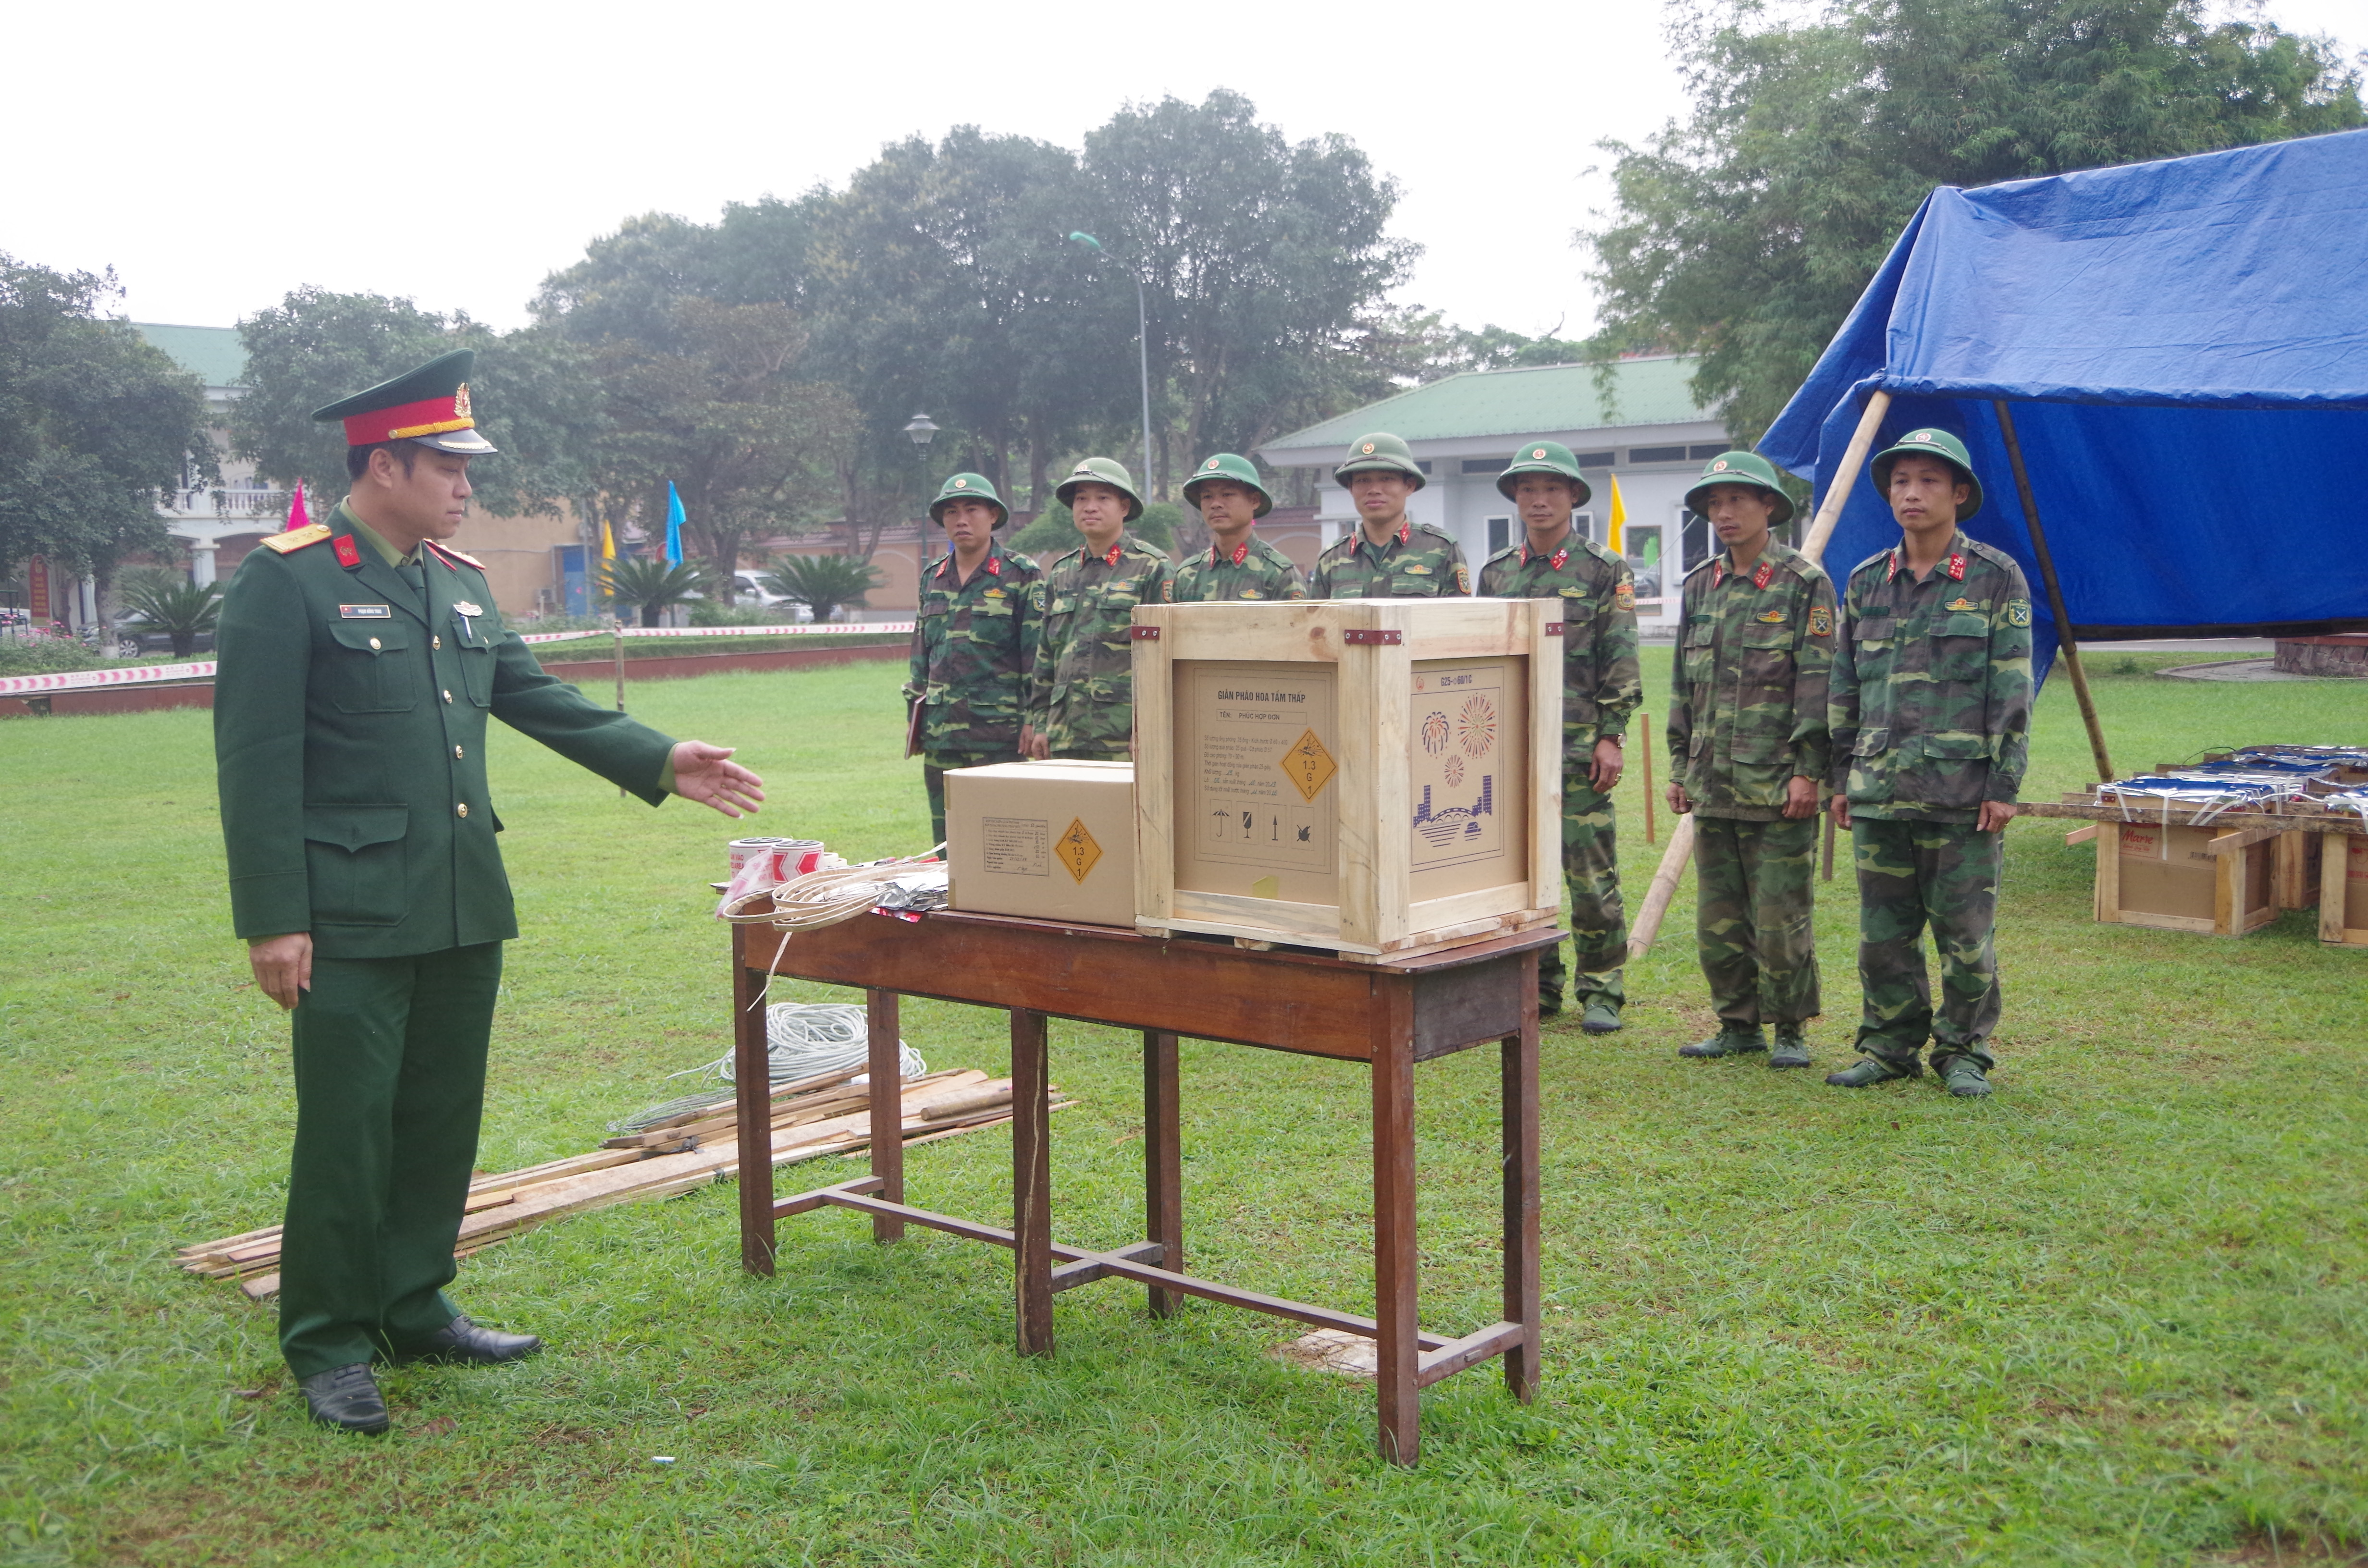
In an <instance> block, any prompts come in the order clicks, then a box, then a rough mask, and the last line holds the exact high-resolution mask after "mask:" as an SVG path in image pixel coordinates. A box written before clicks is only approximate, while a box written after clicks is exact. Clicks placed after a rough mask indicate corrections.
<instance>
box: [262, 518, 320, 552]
mask: <svg viewBox="0 0 2368 1568" xmlns="http://www.w3.org/2000/svg"><path fill="white" fill-rule="evenodd" d="M328 537H329V525H328V524H326V523H307V524H305V525H304V526H303V527H302V528H290V529H289V530H288V531H287V532H286V533H284V534H273V535H272V536H271V537H270V538H269V539H267V540H263V548H264V549H266V550H269V551H277V552H278V553H279V554H281V555H285V554H287V553H288V552H289V551H291V550H302V549H303V548H304V547H305V546H306V545H308V544H318V543H320V542H321V541H322V540H324V539H326V538H328Z"/></svg>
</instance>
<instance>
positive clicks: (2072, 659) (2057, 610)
mask: <svg viewBox="0 0 2368 1568" xmlns="http://www.w3.org/2000/svg"><path fill="white" fill-rule="evenodd" d="M1990 406H1991V407H1992V408H1994V409H1996V410H1998V433H1999V434H2000V435H2002V436H2004V437H2006V455H2007V460H2008V461H2009V462H2010V463H2012V464H2013V465H2014V488H2015V491H2016V493H2017V494H2020V495H2021V497H2022V520H2023V522H2024V524H2025V525H2026V526H2027V527H2028V528H2030V529H2031V549H2032V554H2033V555H2035V556H2037V557H2038V559H2039V580H2040V583H2041V585H2043V586H2044V587H2045V588H2046V589H2047V613H2048V614H2050V615H2052V616H2054V617H2055V639H2056V642H2055V645H2056V648H2057V650H2058V651H2059V652H2061V653H2063V655H2064V667H2065V669H2066V671H2067V672H2068V673H2069V674H2070V675H2071V676H2072V695H2073V696H2074V697H2076V698H2078V699H2079V701H2080V722H2082V723H2084V724H2086V725H2088V726H2089V755H2090V756H2091V757H2093V758H2094V760H2095V762H2096V764H2097V778H2098V781H2099V782H2100V783H2107V784H2110V783H2112V780H2113V778H2115V774H2114V772H2113V759H2112V757H2110V756H2106V755H2105V728H2104V726H2103V725H2102V724H2100V723H2099V722H2098V721H2097V702H2096V699H2094V698H2092V697H2090V696H2089V673H2088V672H2087V671H2086V670H2084V669H2082V668H2081V667H2080V645H2079V644H2078V642H2074V641H2073V640H2072V617H2071V614H2070V613H2069V612H2068V611H2066V609H2065V608H2064V586H2063V585H2062V584H2060V583H2058V582H2057V581H2056V580H2055V553H2054V552H2053V551H2050V550H2049V549H2048V548H2047V530H2046V529H2045V528H2041V527H2040V526H2039V503H2038V501H2037V500H2036V499H2034V498H2033V497H2032V494H2031V474H2030V472H2029V471H2027V470H2026V469H2025V468H2024V467H2023V466H2022V443H2021V441H2020V440H2018V439H2017V438H2016V437H2015V433H2014V415H2013V414H2012V413H2011V412H2010V411H2009V409H2008V408H2007V405H2006V400H2005V399H2004V398H1992V399H1991V400H1990Z"/></svg>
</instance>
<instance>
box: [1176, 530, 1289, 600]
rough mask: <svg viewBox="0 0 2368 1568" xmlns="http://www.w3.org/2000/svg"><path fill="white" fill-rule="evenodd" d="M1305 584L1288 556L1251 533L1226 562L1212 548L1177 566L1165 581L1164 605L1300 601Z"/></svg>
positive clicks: (1223, 557)
mask: <svg viewBox="0 0 2368 1568" xmlns="http://www.w3.org/2000/svg"><path fill="white" fill-rule="evenodd" d="M1305 597H1307V584H1306V582H1305V581H1304V579H1303V578H1301V576H1300V575H1299V568H1298V567H1296V566H1293V565H1292V563H1291V557H1290V556H1288V555H1285V554H1284V553H1283V552H1282V551H1279V550H1277V549H1275V547H1274V546H1272V545H1270V544H1269V543H1267V541H1266V540H1262V539H1260V538H1258V536H1257V535H1256V534H1252V535H1251V536H1250V537H1249V538H1247V539H1246V540H1243V541H1242V544H1241V548H1240V549H1239V550H1238V551H1235V554H1234V555H1233V556H1232V557H1231V558H1230V559H1229V558H1227V557H1225V556H1223V555H1220V554H1219V553H1218V551H1217V547H1216V546H1215V545H1213V544H1212V545H1211V546H1210V547H1209V548H1208V549H1207V550H1206V551H1203V552H1201V554H1198V555H1195V556H1193V557H1192V558H1191V559H1190V560H1189V561H1187V562H1184V563H1183V564H1181V565H1179V566H1178V567H1177V568H1176V570H1175V571H1174V572H1173V573H1171V574H1169V575H1168V578H1167V602H1168V603H1170V604H1178V605H1192V604H1200V603H1202V602H1204V601H1205V600H1209V599H1304V598H1305Z"/></svg>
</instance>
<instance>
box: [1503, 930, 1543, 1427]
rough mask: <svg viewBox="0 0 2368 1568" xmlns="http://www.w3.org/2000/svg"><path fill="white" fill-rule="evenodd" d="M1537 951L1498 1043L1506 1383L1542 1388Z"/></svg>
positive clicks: (1518, 1394) (1530, 1390)
mask: <svg viewBox="0 0 2368 1568" xmlns="http://www.w3.org/2000/svg"><path fill="white" fill-rule="evenodd" d="M1537 969H1538V955H1537V954H1535V953H1533V952H1532V953H1525V954H1523V955H1522V958H1521V1029H1520V1033H1519V1034H1510V1035H1507V1036H1506V1037H1505V1039H1504V1040H1503V1041H1502V1043H1501V1044H1500V1045H1499V1047H1498V1051H1499V1052H1500V1056H1501V1063H1502V1070H1503V1103H1504V1118H1505V1321H1506V1322H1508V1323H1517V1324H1520V1325H1521V1327H1522V1330H1523V1332H1522V1335H1521V1342H1520V1344H1519V1345H1517V1346H1512V1347H1511V1348H1510V1349H1508V1350H1507V1351H1506V1352H1505V1387H1506V1388H1508V1390H1510V1391H1511V1392H1512V1394H1513V1397H1514V1398H1516V1399H1518V1400H1520V1401H1521V1402H1522V1403H1528V1402H1529V1401H1530V1400H1531V1398H1532V1397H1534V1396H1535V1395H1536V1393H1537V1392H1538V1347H1539V1340H1538V1307H1539V1303H1538V987H1537Z"/></svg>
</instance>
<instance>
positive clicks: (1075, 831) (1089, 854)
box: [1053, 817, 1102, 882]
mask: <svg viewBox="0 0 2368 1568" xmlns="http://www.w3.org/2000/svg"><path fill="white" fill-rule="evenodd" d="M1053 854H1054V855H1055V856H1057V857H1059V858H1060V861H1061V864H1062V865H1063V866H1064V867H1066V868H1067V869H1068V872H1069V877H1070V880H1071V881H1078V882H1082V881H1085V880H1086V873H1087V872H1088V871H1090V870H1092V869H1094V866H1095V864H1096V862H1098V861H1099V860H1100V859H1101V858H1102V846H1100V845H1099V844H1098V843H1096V842H1095V841H1094V835H1092V834H1090V833H1087V831H1086V819H1085V818H1083V817H1072V818H1070V819H1069V826H1068V831H1067V832H1065V833H1064V834H1062V835H1061V842H1060V843H1059V844H1057V845H1055V846H1053Z"/></svg>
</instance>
